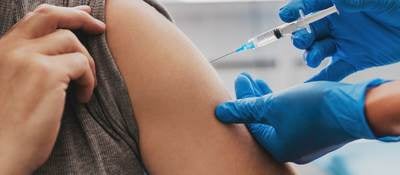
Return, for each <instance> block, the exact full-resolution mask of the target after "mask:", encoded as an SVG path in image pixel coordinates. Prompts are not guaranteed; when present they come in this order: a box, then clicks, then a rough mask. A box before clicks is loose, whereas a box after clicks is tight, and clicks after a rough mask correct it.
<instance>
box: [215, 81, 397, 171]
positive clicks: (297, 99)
mask: <svg viewBox="0 0 400 175" xmlns="http://www.w3.org/2000/svg"><path fill="white" fill-rule="evenodd" d="M383 82H384V81H383V80H380V79H375V80H372V81H369V82H366V83H361V84H355V85H352V84H343V83H336V82H312V83H305V84H301V85H299V86H296V87H293V88H290V89H287V90H284V91H282V92H278V93H272V92H271V90H270V89H269V88H268V86H267V85H266V84H265V83H264V82H263V81H261V80H253V79H252V78H251V77H250V76H249V75H248V74H241V75H239V77H238V78H237V80H236V85H235V86H236V95H237V98H239V100H236V101H232V102H225V103H222V104H220V105H219V106H218V107H217V109H216V116H217V118H218V119H219V120H220V121H222V122H224V123H246V124H247V127H248V129H249V131H250V132H251V134H252V135H253V137H255V139H256V140H257V141H258V142H259V144H261V145H262V146H263V147H264V148H265V149H266V150H267V151H268V152H270V153H271V154H272V155H273V156H274V157H275V158H276V159H277V160H278V161H281V162H295V163H299V164H302V163H308V162H310V161H312V160H315V159H317V158H319V157H321V156H322V155H325V154H327V153H328V152H331V151H333V150H336V149H338V148H340V147H341V146H343V145H344V144H346V143H349V142H351V141H354V140H356V139H361V138H363V139H376V137H375V136H374V134H373V133H372V131H371V129H370V127H369V125H368V123H367V121H366V117H365V116H364V96H365V93H366V91H367V89H369V88H371V87H374V86H378V85H380V84H381V83H383ZM265 94H266V95H265ZM263 95H264V96H263ZM250 97H253V98H250ZM243 98H246V99H243ZM396 139H397V138H390V137H387V138H382V140H383V141H396Z"/></svg>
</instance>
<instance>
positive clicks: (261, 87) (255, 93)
mask: <svg viewBox="0 0 400 175" xmlns="http://www.w3.org/2000/svg"><path fill="white" fill-rule="evenodd" d="M240 76H241V77H242V78H243V79H247V80H246V82H247V83H250V84H248V85H249V86H248V87H247V88H250V89H251V90H252V95H249V96H247V97H245V96H241V97H242V98H248V97H260V96H263V95H266V94H268V93H271V92H272V91H271V89H270V88H269V87H268V85H267V84H266V83H265V82H264V81H262V80H255V79H253V78H252V77H251V75H250V74H248V73H241V74H240ZM242 98H238V99H242Z"/></svg>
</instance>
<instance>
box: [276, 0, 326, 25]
mask: <svg viewBox="0 0 400 175" xmlns="http://www.w3.org/2000/svg"><path fill="white" fill-rule="evenodd" d="M332 5H333V4H332V2H331V0H290V1H289V3H288V4H286V5H285V6H284V7H282V8H281V9H280V10H279V16H280V18H281V19H282V21H284V22H292V21H294V20H297V19H298V18H299V17H300V14H299V10H300V9H301V10H303V12H304V13H305V14H309V13H311V12H315V11H319V10H323V9H326V8H328V7H331V6H332Z"/></svg>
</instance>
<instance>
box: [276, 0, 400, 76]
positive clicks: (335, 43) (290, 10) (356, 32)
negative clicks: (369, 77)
mask: <svg viewBox="0 0 400 175" xmlns="http://www.w3.org/2000/svg"><path fill="white" fill-rule="evenodd" d="M333 4H335V5H336V7H337V8H338V10H339V12H340V14H339V15H337V14H335V15H330V16H328V17H327V18H325V19H322V20H320V21H317V22H315V23H313V24H312V25H311V29H312V33H311V34H309V33H308V32H306V30H300V31H298V32H295V33H294V35H293V36H292V39H293V44H294V46H296V47H297V48H299V49H305V50H306V51H305V54H304V58H305V60H306V63H307V65H308V66H310V67H318V66H319V65H320V63H321V61H322V60H324V59H325V58H326V57H330V56H332V63H331V64H330V65H329V66H328V67H326V68H325V69H323V70H322V71H321V72H320V73H319V74H318V75H316V76H314V77H313V78H311V79H310V80H309V81H317V80H331V81H339V80H341V79H343V78H344V77H346V76H347V75H349V74H351V73H354V72H356V71H359V70H363V69H366V68H370V67H374V66H383V65H387V64H391V63H396V62H398V61H399V60H400V21H399V19H400V1H399V0H291V1H290V2H289V3H288V4H287V5H286V6H284V7H283V8H281V10H280V12H279V16H280V17H281V19H282V20H283V21H285V22H291V21H293V20H296V19H297V18H298V17H299V9H303V11H304V13H306V14H308V13H310V12H314V11H319V10H322V9H326V8H328V7H330V6H332V5H333Z"/></svg>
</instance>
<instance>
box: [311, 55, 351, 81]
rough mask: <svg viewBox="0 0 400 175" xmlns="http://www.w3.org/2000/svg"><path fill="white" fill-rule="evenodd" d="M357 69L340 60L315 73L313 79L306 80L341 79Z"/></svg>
mask: <svg viewBox="0 0 400 175" xmlns="http://www.w3.org/2000/svg"><path fill="white" fill-rule="evenodd" d="M356 71H357V69H356V68H355V67H354V66H353V65H351V64H349V63H347V62H345V61H343V60H338V61H336V62H334V63H332V64H330V65H329V66H328V67H326V68H325V69H323V70H322V71H321V72H320V73H319V74H317V75H315V76H314V77H312V78H311V79H309V80H307V81H306V82H312V81H340V80H342V79H343V78H345V77H347V76H348V75H350V74H352V73H354V72H356Z"/></svg>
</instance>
